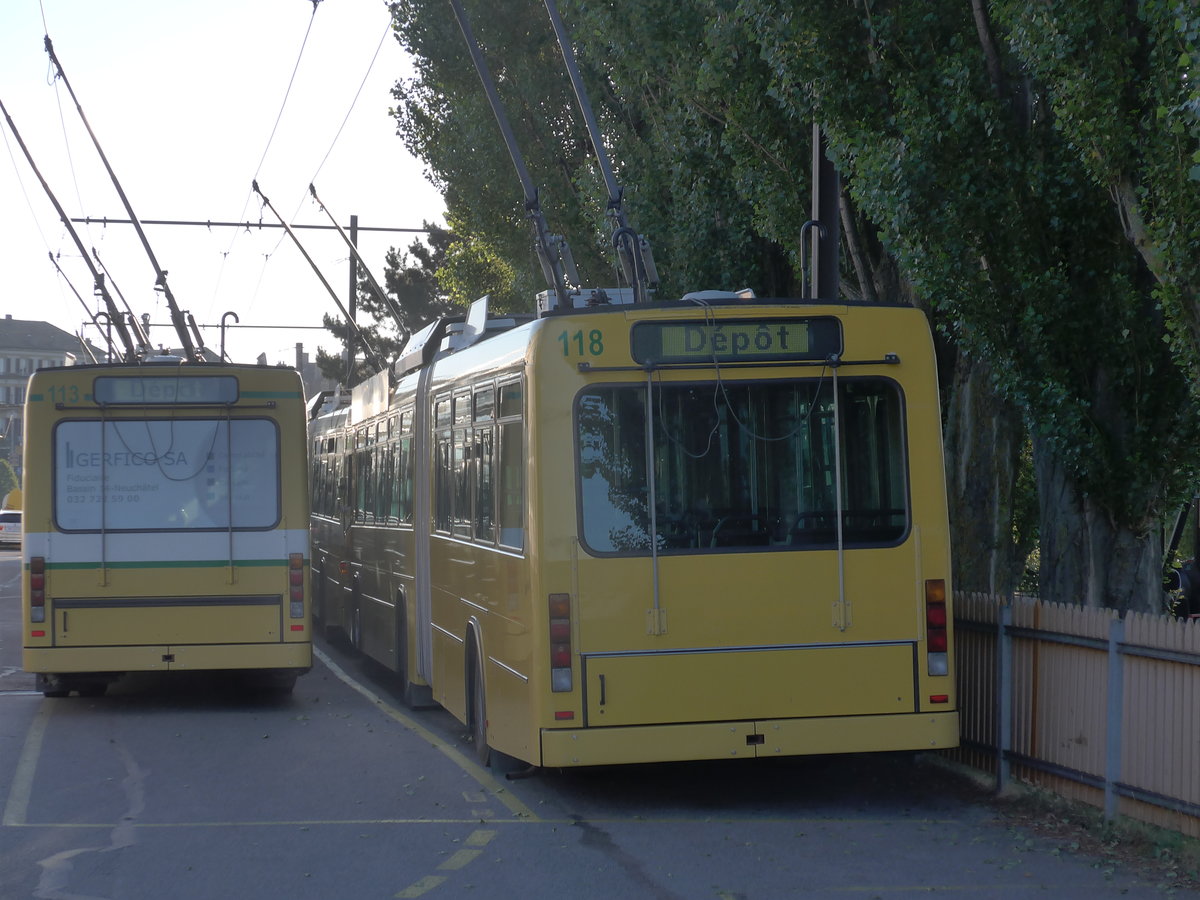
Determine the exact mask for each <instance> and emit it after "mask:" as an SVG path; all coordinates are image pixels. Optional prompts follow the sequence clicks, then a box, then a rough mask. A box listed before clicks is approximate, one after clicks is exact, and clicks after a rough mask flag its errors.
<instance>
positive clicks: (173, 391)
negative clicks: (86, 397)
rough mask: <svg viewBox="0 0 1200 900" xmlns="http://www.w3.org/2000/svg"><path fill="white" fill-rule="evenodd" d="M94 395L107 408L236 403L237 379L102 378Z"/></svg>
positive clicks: (98, 381)
mask: <svg viewBox="0 0 1200 900" xmlns="http://www.w3.org/2000/svg"><path fill="white" fill-rule="evenodd" d="M92 396H93V398H94V399H95V401H96V402H97V403H99V404H104V405H119V406H130V405H141V404H143V403H178V404H189V403H194V404H198V405H200V404H204V405H209V404H222V403H236V402H237V398H238V382H237V378H235V377H234V376H232V375H100V376H97V378H96V383H95V384H94V385H93V386H92Z"/></svg>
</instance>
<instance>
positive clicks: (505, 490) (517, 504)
mask: <svg viewBox="0 0 1200 900" xmlns="http://www.w3.org/2000/svg"><path fill="white" fill-rule="evenodd" d="M524 413H525V404H524V399H523V397H522V391H521V382H519V381H513V382H509V383H508V384H502V385H500V429H499V430H500V434H499V437H500V447H499V454H498V455H499V463H500V465H499V475H500V479H499V485H498V486H497V489H498V493H499V516H498V517H497V519H498V523H499V525H500V543H501V544H502V545H503V546H505V547H513V548H516V549H518V550H523V549H524V548H525V514H524V513H525V423H524Z"/></svg>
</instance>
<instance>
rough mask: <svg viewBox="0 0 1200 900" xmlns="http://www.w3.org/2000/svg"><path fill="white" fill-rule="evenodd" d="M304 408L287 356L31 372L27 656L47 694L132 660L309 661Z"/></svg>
mask: <svg viewBox="0 0 1200 900" xmlns="http://www.w3.org/2000/svg"><path fill="white" fill-rule="evenodd" d="M305 419H306V411H305V404H304V391H303V387H302V384H301V382H300V377H299V375H298V374H297V373H296V372H295V371H292V370H290V369H282V368H267V367H256V366H236V365H197V364H187V365H185V364H181V363H179V362H178V361H171V362H163V363H156V362H147V363H143V364H139V365H102V366H73V367H66V368H55V369H42V370H39V371H37V372H35V373H34V374H33V376H31V378H30V380H29V387H28V391H27V395H26V402H25V428H26V442H25V457H24V471H25V523H24V524H25V534H24V543H23V556H24V577H23V584H22V598H23V602H22V606H23V615H24V667H25V669H26V670H27V671H29V672H34V673H37V680H38V686H39V688H40V689H41V690H42V692H43V693H44V694H45V695H46V696H48V697H52V696H65V695H66V694H68V693H69V692H70V691H72V690H77V691H79V692H80V693H81V694H99V693H102V692H103V691H104V690H105V688H106V686H107V684H108V683H109V682H110V681H111V680H112V679H114V678H115V677H117V676H119V675H120V674H122V673H126V672H134V671H151V670H158V671H165V670H176V669H192V670H195V669H240V670H257V671H258V672H259V673H260V674H261V675H262V676H263V679H264V680H265V681H266V682H267V683H269V684H271V685H272V686H274V687H277V688H282V689H285V690H289V689H290V688H291V686H292V685H293V684H294V682H295V679H296V676H297V675H298V674H300V673H303V672H305V671H307V670H308V669H309V667H310V666H311V661H312V660H311V654H312V648H311V633H310V632H311V627H310V610H309V604H308V597H307V588H308V583H309V582H308V570H309V566H308V558H307V550H308V527H307V526H308V515H309V508H308V487H307V478H308V472H307V452H306V450H307V448H306V433H305Z"/></svg>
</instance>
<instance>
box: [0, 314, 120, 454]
mask: <svg viewBox="0 0 1200 900" xmlns="http://www.w3.org/2000/svg"><path fill="white" fill-rule="evenodd" d="M90 353H91V354H96V356H97V358H98V359H103V357H104V354H103V351H101V350H99V349H97V348H96V347H93V346H92V345H90V344H87V345H86V346H85V344H84V342H83V341H82V340H81V339H80V338H79V337H77V336H75V335H73V334H71V333H70V332H69V331H63V330H62V329H61V328H58V327H56V326H54V325H51V324H50V323H49V322H37V321H33V320H30V319H14V318H13V317H12V316H11V315H5V316H4V318H3V319H0V458H3V459H7V460H8V461H9V462H10V463H11V464H12V467H13V469H14V470H15V471H16V473H17V475H18V477H19V476H20V475H21V449H22V447H23V445H24V435H25V429H24V426H23V414H24V405H25V385H26V384H27V383H28V382H29V376H30V375H31V374H33V372H34V370H35V369H39V368H52V367H57V366H73V365H75V364H76V363H78V362H91V361H92V358H91V356H90V355H89V354H90Z"/></svg>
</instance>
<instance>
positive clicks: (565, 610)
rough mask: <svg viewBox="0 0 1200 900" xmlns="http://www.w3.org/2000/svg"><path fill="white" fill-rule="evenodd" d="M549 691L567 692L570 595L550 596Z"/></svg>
mask: <svg viewBox="0 0 1200 900" xmlns="http://www.w3.org/2000/svg"><path fill="white" fill-rule="evenodd" d="M549 599H550V690H552V691H557V692H561V691H569V690H571V688H572V687H573V684H574V681H573V679H572V676H571V595H570V594H551V595H550V598H549Z"/></svg>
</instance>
